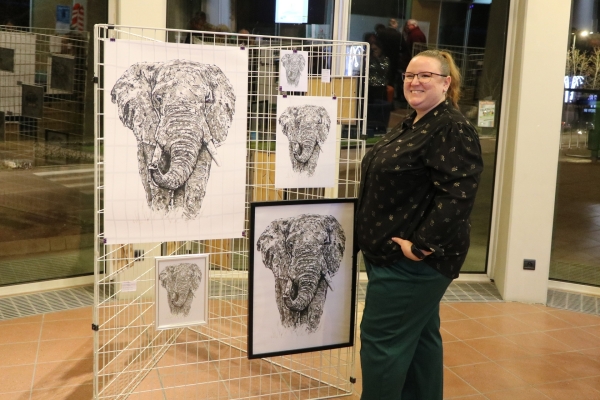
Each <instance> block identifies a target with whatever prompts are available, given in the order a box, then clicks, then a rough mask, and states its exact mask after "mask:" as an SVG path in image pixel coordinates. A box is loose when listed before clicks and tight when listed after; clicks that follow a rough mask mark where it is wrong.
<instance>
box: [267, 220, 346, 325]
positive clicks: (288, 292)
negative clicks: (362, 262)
mask: <svg viewBox="0 0 600 400" xmlns="http://www.w3.org/2000/svg"><path fill="white" fill-rule="evenodd" d="M345 248H346V236H345V234H344V230H343V229H342V226H341V224H340V223H339V222H338V221H337V219H335V218H334V217H333V216H331V215H318V214H302V215H298V216H296V217H290V218H281V219H277V220H274V221H272V222H271V223H270V224H269V226H268V227H267V228H266V229H265V230H264V231H263V232H262V233H261V235H260V237H259V238H258V242H257V249H258V250H259V251H260V252H261V254H262V259H263V262H264V264H265V266H266V267H267V268H269V269H270V270H271V271H272V272H273V276H274V277H275V301H276V303H277V308H278V310H279V316H280V319H281V323H282V325H283V326H284V327H286V328H294V329H295V328H298V327H300V326H304V327H305V329H306V330H307V331H308V332H314V331H316V330H317V329H318V328H319V322H320V320H321V316H322V315H323V309H324V306H325V300H326V298H327V289H328V288H331V290H333V287H332V286H333V284H332V282H331V278H332V277H333V276H334V275H335V274H336V272H337V271H338V269H339V268H340V263H341V261H342V257H343V256H344V250H345Z"/></svg>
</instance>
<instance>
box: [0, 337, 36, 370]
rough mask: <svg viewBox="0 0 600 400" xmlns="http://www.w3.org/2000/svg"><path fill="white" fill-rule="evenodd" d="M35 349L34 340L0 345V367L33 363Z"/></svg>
mask: <svg viewBox="0 0 600 400" xmlns="http://www.w3.org/2000/svg"><path fill="white" fill-rule="evenodd" d="M37 351H38V344H37V343H36V342H26V343H12V344H3V345H0V367H8V366H12V365H24V364H35V360H36V355H37Z"/></svg>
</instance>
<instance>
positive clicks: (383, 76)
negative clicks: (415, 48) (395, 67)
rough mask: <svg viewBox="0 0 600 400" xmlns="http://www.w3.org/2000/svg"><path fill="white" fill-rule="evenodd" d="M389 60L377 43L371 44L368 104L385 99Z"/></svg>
mask: <svg viewBox="0 0 600 400" xmlns="http://www.w3.org/2000/svg"><path fill="white" fill-rule="evenodd" d="M389 68H390V60H389V58H388V57H386V55H385V54H384V53H383V50H382V49H381V46H380V44H379V43H378V42H374V43H373V44H371V55H370V57H369V99H368V102H369V103H374V102H375V100H385V99H386V98H387V77H388V70H389Z"/></svg>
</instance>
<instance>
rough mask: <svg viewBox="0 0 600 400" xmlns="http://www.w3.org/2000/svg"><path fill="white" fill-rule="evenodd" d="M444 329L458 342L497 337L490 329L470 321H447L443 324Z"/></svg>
mask: <svg viewBox="0 0 600 400" xmlns="http://www.w3.org/2000/svg"><path fill="white" fill-rule="evenodd" d="M444 329H445V330H446V331H448V333H450V334H451V335H453V336H456V337H457V338H458V339H460V340H467V339H477V338H484V337H491V336H498V334H497V333H496V332H494V331H493V330H491V329H490V328H487V327H485V326H484V325H482V324H480V323H479V322H477V321H475V320H472V319H466V320H462V321H448V322H446V323H444Z"/></svg>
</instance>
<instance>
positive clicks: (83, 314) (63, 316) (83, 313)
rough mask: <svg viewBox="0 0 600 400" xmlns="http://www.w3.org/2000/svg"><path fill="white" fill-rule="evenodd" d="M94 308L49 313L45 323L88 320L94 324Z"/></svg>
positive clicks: (45, 317)
mask: <svg viewBox="0 0 600 400" xmlns="http://www.w3.org/2000/svg"><path fill="white" fill-rule="evenodd" d="M92 318H93V315H92V307H81V308H73V309H71V310H65V311H57V312H53V313H48V314H46V315H45V316H44V321H63V320H67V319H87V320H89V321H90V324H91V323H92Z"/></svg>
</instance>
